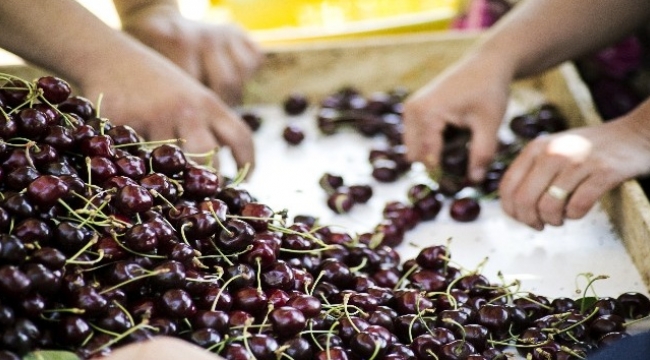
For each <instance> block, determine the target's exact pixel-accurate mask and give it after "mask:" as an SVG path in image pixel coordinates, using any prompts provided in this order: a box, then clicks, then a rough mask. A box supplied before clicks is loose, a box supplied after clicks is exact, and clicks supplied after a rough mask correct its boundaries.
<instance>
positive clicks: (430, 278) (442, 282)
mask: <svg viewBox="0 0 650 360" xmlns="http://www.w3.org/2000/svg"><path fill="white" fill-rule="evenodd" d="M409 280H411V282H412V283H413V285H414V286H415V287H417V288H418V289H421V290H424V291H441V290H444V289H446V288H447V285H448V282H447V278H446V277H445V276H444V275H443V274H440V273H439V272H436V271H433V270H426V269H422V270H417V271H415V272H414V273H413V274H411V276H409Z"/></svg>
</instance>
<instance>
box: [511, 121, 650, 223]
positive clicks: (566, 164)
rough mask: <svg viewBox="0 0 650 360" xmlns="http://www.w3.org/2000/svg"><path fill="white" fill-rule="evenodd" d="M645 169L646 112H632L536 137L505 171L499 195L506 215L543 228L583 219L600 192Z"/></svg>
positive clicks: (649, 139)
mask: <svg viewBox="0 0 650 360" xmlns="http://www.w3.org/2000/svg"><path fill="white" fill-rule="evenodd" d="M644 118H645V120H644ZM649 172H650V129H648V125H647V116H646V117H643V116H640V115H637V114H635V115H632V116H628V117H625V118H620V119H618V120H616V121H611V122H607V123H604V124H602V125H599V126H593V127H585V128H579V129H574V130H569V131H565V132H561V133H557V134H553V135H548V136H541V137H539V138H536V139H535V140H533V141H532V142H531V143H529V144H528V145H527V146H526V147H525V148H524V149H523V151H522V152H521V153H520V154H519V156H518V157H517V158H516V159H515V160H514V161H513V163H512V164H511V165H510V167H509V169H508V171H507V172H506V173H505V174H504V177H503V178H502V180H501V185H500V188H499V195H500V197H501V204H502V207H503V209H504V211H505V212H506V213H507V214H508V215H510V216H511V217H513V218H514V219H516V220H518V221H520V222H523V223H525V224H527V225H529V226H530V227H532V228H534V229H537V230H542V229H543V228H544V226H545V224H549V225H553V226H559V225H562V224H563V222H564V219H579V218H582V217H583V216H585V214H587V212H588V211H589V210H590V209H591V208H592V207H593V205H594V204H595V203H596V201H598V199H599V198H600V197H601V196H602V195H603V194H604V193H606V192H607V191H609V190H610V189H612V188H614V187H616V186H617V185H619V184H621V183H622V182H623V181H625V180H628V179H631V178H633V177H636V176H639V175H642V174H647V173H649ZM550 187H554V189H555V190H551V191H549V190H548V189H549V188H550ZM554 192H555V194H553V193H554ZM564 197H566V198H564Z"/></svg>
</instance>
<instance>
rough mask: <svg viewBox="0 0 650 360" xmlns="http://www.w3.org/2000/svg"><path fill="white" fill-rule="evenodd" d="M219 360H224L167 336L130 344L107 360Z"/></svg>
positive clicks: (113, 353)
mask: <svg viewBox="0 0 650 360" xmlns="http://www.w3.org/2000/svg"><path fill="white" fill-rule="evenodd" d="M132 359H138V360H176V359H195V360H219V359H222V358H221V357H219V356H216V355H214V354H212V353H210V352H208V351H206V350H205V349H202V348H200V347H198V346H195V345H192V344H190V343H188V342H187V341H183V340H180V339H176V338H171V337H166V336H156V337H154V338H153V339H151V340H147V341H143V342H138V343H134V344H130V345H127V346H124V347H122V348H119V349H117V350H115V351H113V352H112V353H111V354H110V355H108V356H107V357H106V360H132Z"/></svg>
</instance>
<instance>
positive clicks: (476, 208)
mask: <svg viewBox="0 0 650 360" xmlns="http://www.w3.org/2000/svg"><path fill="white" fill-rule="evenodd" d="M480 213H481V205H480V204H479V202H478V200H476V199H474V198H461V199H455V200H454V201H452V203H451V207H450V208H449V215H450V216H451V218H452V219H454V220H456V221H459V222H471V221H474V220H476V219H477V218H478V216H479V214H480Z"/></svg>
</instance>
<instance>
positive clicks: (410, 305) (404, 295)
mask: <svg viewBox="0 0 650 360" xmlns="http://www.w3.org/2000/svg"><path fill="white" fill-rule="evenodd" d="M395 301H396V310H397V312H398V313H400V314H419V313H420V312H422V311H424V310H426V309H430V308H433V302H432V301H431V300H430V299H429V298H428V297H426V296H425V294H424V293H422V292H420V291H417V290H410V289H408V290H404V291H401V292H400V293H399V294H397V295H396V296H395Z"/></svg>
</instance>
